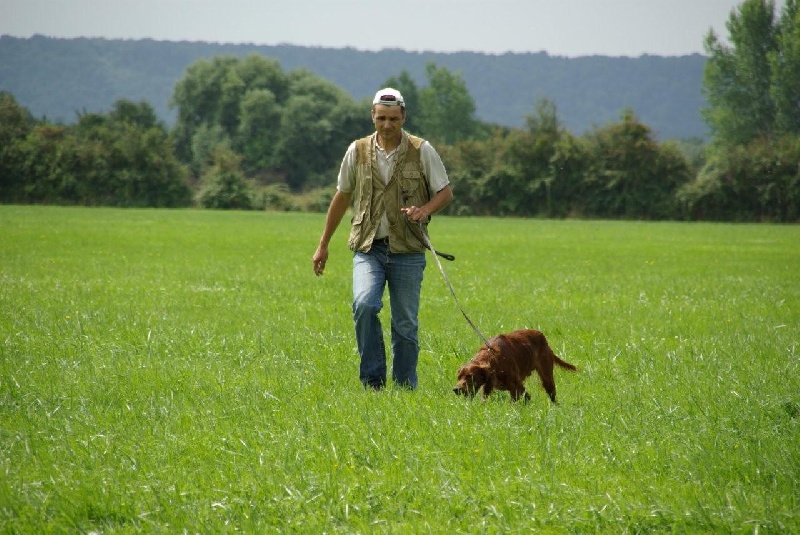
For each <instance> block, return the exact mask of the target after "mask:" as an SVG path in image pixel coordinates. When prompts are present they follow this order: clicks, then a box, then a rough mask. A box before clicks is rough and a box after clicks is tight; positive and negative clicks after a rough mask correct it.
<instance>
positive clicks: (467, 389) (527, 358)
mask: <svg viewBox="0 0 800 535" xmlns="http://www.w3.org/2000/svg"><path fill="white" fill-rule="evenodd" d="M488 342H489V345H490V346H491V348H492V349H489V348H488V347H487V346H486V344H484V345H483V346H481V348H480V349H479V350H478V352H477V353H476V354H475V356H474V357H472V360H470V361H469V362H468V363H466V364H465V365H464V366H462V367H461V369H460V370H459V371H458V383H457V384H456V386H455V387H454V388H453V392H455V393H456V394H462V395H467V396H474V395H475V394H476V393H477V392H478V390H480V388H481V387H483V399H486V397H487V396H488V395H489V394H491V393H492V391H493V390H508V391H509V392H511V399H513V400H514V401H517V400H518V399H519V398H521V397H524V399H525V401H528V400H529V399H531V396H530V394H528V393H527V392H526V391H525V385H524V384H523V383H524V382H525V379H526V378H527V377H528V376H529V375H530V374H531V373H532V372H533V371H534V370H536V373H538V374H539V379H541V381H542V386H543V387H544V389H545V391H546V392H547V395H549V396H550V399H551V400H552V401H553V403H555V402H556V383H555V381H554V380H553V365H554V364H558V365H559V366H561V367H562V368H566V369H568V370H572V371H577V368H576V367H575V366H573V365H572V364H570V363H569V362H565V361H563V360H561V359H560V358H558V356H556V354H555V353H553V351H552V350H551V349H550V346H549V345H548V344H547V339H546V338H545V337H544V335H543V334H542V333H541V332H539V331H534V330H530V329H526V330H519V331H514V332H511V333H506V334H501V335H498V336H495V337H493V338H491V339H489V341H488Z"/></svg>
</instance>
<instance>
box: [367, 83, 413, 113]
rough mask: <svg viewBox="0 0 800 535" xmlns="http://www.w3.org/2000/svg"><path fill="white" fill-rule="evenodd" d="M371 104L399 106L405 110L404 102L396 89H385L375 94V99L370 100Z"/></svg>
mask: <svg viewBox="0 0 800 535" xmlns="http://www.w3.org/2000/svg"><path fill="white" fill-rule="evenodd" d="M372 104H373V105H375V104H382V105H384V106H400V107H401V108H405V106H406V101H405V100H403V95H401V94H400V91H398V90H397V89H392V88H391V87H385V88H383V89H381V90H380V91H378V92H377V93H375V98H373V99H372Z"/></svg>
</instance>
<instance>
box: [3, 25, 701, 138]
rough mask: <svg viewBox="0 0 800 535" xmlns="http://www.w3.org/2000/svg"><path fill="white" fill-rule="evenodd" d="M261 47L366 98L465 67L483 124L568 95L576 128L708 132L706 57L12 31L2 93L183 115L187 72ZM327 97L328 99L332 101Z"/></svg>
mask: <svg viewBox="0 0 800 535" xmlns="http://www.w3.org/2000/svg"><path fill="white" fill-rule="evenodd" d="M253 53H257V54H261V55H264V56H269V57H273V58H275V59H277V60H278V61H279V62H280V63H281V65H282V67H283V68H284V70H286V71H291V70H295V69H298V68H306V69H308V70H310V71H311V72H313V73H315V74H317V75H320V76H322V77H325V78H327V79H329V80H331V81H332V82H334V83H335V84H337V85H339V86H340V87H342V88H343V89H344V90H345V91H347V92H348V93H350V94H351V95H352V96H353V97H354V98H356V99H362V98H365V97H368V96H371V95H372V94H373V93H374V91H375V90H376V89H378V88H379V87H380V86H381V84H382V83H383V82H384V81H385V80H386V79H387V78H389V77H390V76H395V75H398V74H399V73H400V72H401V71H403V70H406V71H408V72H409V73H410V74H411V76H412V77H413V78H414V80H415V81H416V83H417V85H418V86H419V87H424V86H425V85H427V80H426V77H425V65H426V64H427V63H429V62H434V63H435V64H436V65H437V66H439V67H445V68H447V69H448V70H450V71H452V72H456V73H460V74H461V75H462V76H463V78H464V80H465V82H466V84H467V88H468V90H469V92H470V94H471V95H472V97H473V98H474V100H475V104H476V107H477V116H478V118H479V119H481V120H482V121H486V122H491V123H496V124H501V125H506V126H522V125H523V124H524V122H525V116H526V115H533V114H534V111H535V106H536V103H537V101H538V100H539V99H542V98H547V99H550V100H552V101H553V102H555V103H556V105H557V107H558V114H559V118H560V119H561V121H562V122H563V124H564V125H565V126H566V127H567V128H568V129H570V130H572V131H573V132H575V133H582V132H584V131H585V130H587V129H590V128H592V127H593V126H599V125H603V124H605V123H607V122H609V121H616V120H618V119H619V118H620V114H621V112H622V110H624V109H625V108H631V109H633V111H634V112H635V113H636V114H637V115H638V117H639V118H640V120H641V121H642V122H644V123H645V124H647V125H649V126H650V127H651V128H652V129H653V131H654V132H655V134H656V135H657V136H658V137H659V138H662V139H663V138H671V137H678V138H690V137H706V134H707V129H706V126H705V124H704V123H703V121H702V119H701V116H700V110H701V108H702V107H703V106H704V105H705V100H704V98H703V95H702V91H701V85H702V76H703V66H704V64H705V61H706V58H705V57H704V56H701V55H699V54H695V55H691V56H683V57H660V56H641V57H639V58H620V57H605V56H589V57H581V58H563V57H554V56H550V55H548V54H546V53H544V52H541V53H534V54H511V53H509V54H503V55H489V54H479V53H473V52H459V53H434V52H422V53H417V52H406V51H402V50H395V49H388V50H382V51H380V52H368V51H359V50H355V49H350V48H344V49H332V48H314V47H301V46H291V45H276V46H261V45H233V44H217V43H203V42H170V41H153V40H106V39H96V38H93V39H89V38H80V39H55V38H48V37H42V36H34V37H31V38H17V37H10V36H2V37H0V90H2V91H8V92H10V93H12V94H13V95H14V97H15V98H16V99H17V101H18V102H19V103H20V104H21V105H23V106H25V107H27V108H28V109H29V110H30V111H31V113H32V114H33V115H34V116H37V117H46V118H48V119H50V120H57V121H63V122H67V123H70V122H72V121H73V120H74V119H75V118H76V116H77V114H78V113H79V112H84V111H86V112H105V111H108V110H109V109H110V107H111V105H112V104H113V102H114V101H116V100H117V99H128V100H133V101H137V102H138V101H142V100H144V101H147V102H149V103H150V104H151V105H152V106H153V107H154V108H155V110H156V112H157V113H158V114H159V115H160V116H161V117H162V118H163V119H164V120H165V121H166V122H167V123H171V122H172V120H173V117H174V112H173V111H172V110H170V109H169V99H170V97H171V95H172V91H173V88H174V87H175V84H176V82H177V81H178V80H179V79H180V78H181V77H182V76H183V74H184V72H185V70H186V68H187V67H188V66H189V65H191V64H192V63H194V62H195V61H197V60H198V59H210V58H212V57H213V56H217V55H232V56H237V57H242V56H246V55H249V54H253ZM320 104H322V105H324V103H320Z"/></svg>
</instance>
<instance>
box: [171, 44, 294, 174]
mask: <svg viewBox="0 0 800 535" xmlns="http://www.w3.org/2000/svg"><path fill="white" fill-rule="evenodd" d="M259 90H263V91H268V92H269V93H271V94H272V96H273V97H274V99H275V105H276V106H278V107H279V106H282V105H283V104H284V102H285V101H286V99H287V98H288V94H289V79H288V77H287V76H286V75H285V74H284V72H283V70H282V68H281V66H280V64H279V63H278V62H277V61H276V60H273V59H270V58H264V57H262V56H258V55H255V54H253V55H250V56H248V57H246V58H244V59H239V58H235V57H231V56H218V57H215V58H213V59H212V60H210V61H208V60H200V61H197V62H196V63H194V64H192V65H191V66H189V68H188V69H187V70H186V73H185V74H184V76H183V78H181V79H180V80H179V81H178V83H177V84H176V86H175V90H174V92H173V95H172V99H171V101H170V104H171V106H172V107H174V108H177V110H178V113H177V119H176V123H175V129H174V132H175V139H176V144H177V145H176V147H177V153H178V155H179V156H180V158H181V159H182V160H183V161H184V162H187V163H188V162H190V161H192V159H193V154H192V144H193V139H194V136H195V134H196V133H197V131H198V130H200V129H201V128H203V127H205V128H211V127H214V126H219V127H221V128H222V131H223V132H224V133H225V134H226V136H227V137H228V138H229V139H230V140H231V142H232V144H233V146H234V147H235V148H237V149H238V150H240V151H243V150H244V148H245V147H246V145H247V144H248V142H249V139H247V138H244V137H243V136H246V135H248V134H250V133H252V132H253V126H254V125H253V117H252V115H247V113H248V112H252V111H253V108H252V106H254V105H255V104H254V101H253V99H254V98H256V99H257V98H258V97H251V96H249V94H250V93H251V92H253V91H259ZM262 96H263V94H262ZM270 118H271V119H272V120H273V123H272V126H273V130H274V129H275V128H277V123H278V121H277V119H276V117H274V114H271V115H270ZM243 119H244V120H245V121H248V122H249V124H247V125H245V126H244V127H243V126H242V120H243ZM259 130H260V131H263V130H264V127H263V125H261V127H260V129H259ZM251 152H252V151H251ZM250 163H252V162H250Z"/></svg>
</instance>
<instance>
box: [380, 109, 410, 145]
mask: <svg viewBox="0 0 800 535" xmlns="http://www.w3.org/2000/svg"><path fill="white" fill-rule="evenodd" d="M405 120H406V117H405V113H404V112H403V109H402V108H401V107H400V106H384V105H383V104H376V105H375V106H373V107H372V122H373V123H374V124H375V130H377V132H378V135H379V136H381V138H383V139H385V140H387V141H397V140H399V139H400V130H401V129H402V128H403V123H404V122H405Z"/></svg>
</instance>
